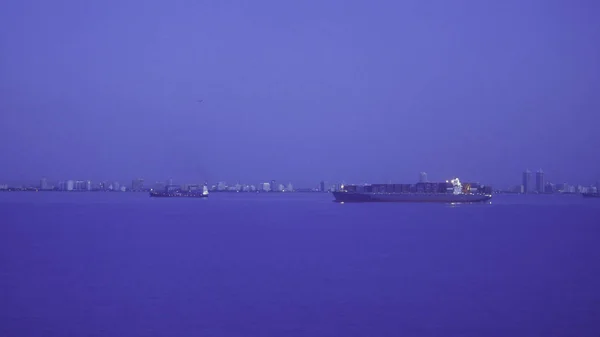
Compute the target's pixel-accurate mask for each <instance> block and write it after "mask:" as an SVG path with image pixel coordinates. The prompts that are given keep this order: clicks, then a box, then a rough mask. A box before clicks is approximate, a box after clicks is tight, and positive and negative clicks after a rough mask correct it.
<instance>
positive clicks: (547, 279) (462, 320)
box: [0, 193, 600, 337]
mask: <svg viewBox="0 0 600 337" xmlns="http://www.w3.org/2000/svg"><path fill="white" fill-rule="evenodd" d="M599 216H600V200H585V199H583V198H581V197H580V196H527V197H525V196H518V195H508V196H498V197H495V199H494V201H493V203H492V204H491V205H459V206H450V205H438V204H345V205H340V204H335V203H333V202H331V196H330V195H321V194H289V195H264V194H263V195H253V194H252V195H248V194H213V195H211V197H210V198H209V199H207V200H189V199H162V200H161V199H150V198H148V197H147V195H146V194H143V193H81V194H76V193H70V194H69V193H0V296H1V297H0V336H3V337H4V336H7V337H9V336H44V337H49V336H61V337H63V336H124V337H125V336H126V337H131V336H174V337H184V336H278V337H279V336H344V337H348V336H511V337H513V336H600V269H599V268H600V242H599V239H600V221H599V220H598V219H599Z"/></svg>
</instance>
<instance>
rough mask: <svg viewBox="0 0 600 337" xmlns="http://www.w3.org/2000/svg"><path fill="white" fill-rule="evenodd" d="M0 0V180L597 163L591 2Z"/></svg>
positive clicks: (370, 174) (597, 63)
mask: <svg viewBox="0 0 600 337" xmlns="http://www.w3.org/2000/svg"><path fill="white" fill-rule="evenodd" d="M1 6H2V9H1V10H0V127H1V131H0V183H1V182H2V181H17V180H20V181H23V180H27V181H35V180H39V179H40V177H42V176H47V177H48V178H49V179H57V180H58V179H91V180H123V181H128V180H131V179H133V178H136V177H143V178H145V179H146V180H147V181H154V180H163V181H164V180H166V179H167V178H168V177H173V179H174V181H175V182H178V181H179V182H189V181H203V180H209V181H220V180H225V181H230V182H234V181H242V182H260V181H269V180H271V179H275V180H278V181H282V182H283V181H286V182H287V181H293V182H294V183H295V184H296V185H305V186H312V185H314V184H317V183H318V182H319V181H320V180H326V181H328V182H329V181H331V182H334V181H345V182H355V183H361V182H388V181H393V182H399V183H412V182H416V181H417V180H418V176H419V172H420V171H425V172H427V173H428V174H429V178H430V180H446V179H448V178H451V177H455V176H458V177H460V178H461V179H462V180H466V181H479V182H482V183H488V184H496V185H502V186H503V185H511V184H513V185H514V184H519V183H520V179H521V172H522V171H524V170H525V169H527V168H528V169H530V170H537V169H539V168H542V169H544V171H545V172H546V178H547V180H550V181H555V182H565V181H566V182H571V183H581V184H591V183H595V181H596V180H600V160H599V154H600V150H599V148H600V136H599V131H600V20H599V19H598V18H599V17H600V2H598V1H593V0H587V1H584V0H573V1H567V0H564V1H557V0H532V1H528V0H504V1H479V0H473V1H460V0H453V1H449V0H430V1H424V0H407V1H400V0H394V1H387V0H382V1H366V0H365V1H359V0H346V1H335V0H318V1H313V0H303V1H280V0H269V1H263V0H252V1H228V0H216V1H200V0H194V1H181V0H168V1H159V0H144V1H142V0H118V1H114V0H103V1H79V0H77V1H75V0H56V1H46V0H5V1H3V2H2V5H1ZM199 100H202V102H198V101H199Z"/></svg>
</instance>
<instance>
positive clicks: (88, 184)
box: [85, 180, 92, 191]
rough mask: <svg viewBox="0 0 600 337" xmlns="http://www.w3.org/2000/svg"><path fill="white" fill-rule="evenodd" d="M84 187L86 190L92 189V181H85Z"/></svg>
mask: <svg viewBox="0 0 600 337" xmlns="http://www.w3.org/2000/svg"><path fill="white" fill-rule="evenodd" d="M85 189H86V191H91V190H92V181H91V180H88V181H86V182H85Z"/></svg>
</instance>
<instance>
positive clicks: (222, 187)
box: [217, 181, 227, 191]
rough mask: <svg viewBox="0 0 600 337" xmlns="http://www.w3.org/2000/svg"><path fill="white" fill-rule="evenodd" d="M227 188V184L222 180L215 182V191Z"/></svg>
mask: <svg viewBox="0 0 600 337" xmlns="http://www.w3.org/2000/svg"><path fill="white" fill-rule="evenodd" d="M225 190H227V184H226V183H225V182H224V181H219V183H218V184H217V191H225Z"/></svg>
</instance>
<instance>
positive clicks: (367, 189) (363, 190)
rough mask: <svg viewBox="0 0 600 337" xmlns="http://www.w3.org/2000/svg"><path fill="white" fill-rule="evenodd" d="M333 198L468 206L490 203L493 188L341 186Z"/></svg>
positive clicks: (455, 184) (454, 182)
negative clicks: (462, 204)
mask: <svg viewBox="0 0 600 337" xmlns="http://www.w3.org/2000/svg"><path fill="white" fill-rule="evenodd" d="M333 196H334V197H335V201H337V202H441V203H471V202H482V201H487V200H490V199H491V198H492V188H491V187H490V186H482V185H479V184H470V183H467V184H462V183H461V182H460V180H458V178H456V179H452V180H451V181H446V182H445V183H427V182H420V183H417V184H373V185H345V186H344V185H342V189H341V191H338V192H333Z"/></svg>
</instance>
